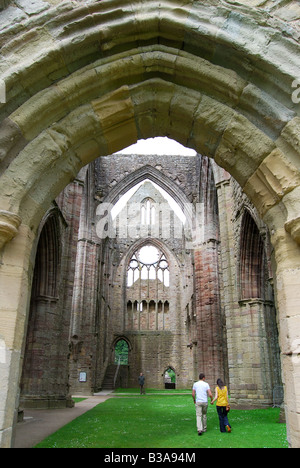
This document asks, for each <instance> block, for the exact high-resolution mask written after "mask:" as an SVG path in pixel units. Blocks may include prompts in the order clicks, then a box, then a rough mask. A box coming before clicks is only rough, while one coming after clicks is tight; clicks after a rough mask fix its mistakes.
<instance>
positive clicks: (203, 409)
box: [193, 374, 213, 436]
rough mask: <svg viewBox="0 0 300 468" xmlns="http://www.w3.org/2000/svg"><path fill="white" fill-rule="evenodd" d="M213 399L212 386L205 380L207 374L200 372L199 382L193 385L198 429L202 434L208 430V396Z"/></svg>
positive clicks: (199, 433)
mask: <svg viewBox="0 0 300 468" xmlns="http://www.w3.org/2000/svg"><path fill="white" fill-rule="evenodd" d="M208 397H210V400H211V401H213V395H212V393H211V390H210V386H209V385H208V383H206V382H205V375H204V374H200V375H199V380H198V382H195V383H194V385H193V400H194V404H195V406H196V418H197V431H198V435H199V436H201V435H202V434H203V432H206V430H207V408H208V402H207V398H208Z"/></svg>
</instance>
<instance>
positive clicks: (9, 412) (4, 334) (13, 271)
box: [0, 225, 34, 448]
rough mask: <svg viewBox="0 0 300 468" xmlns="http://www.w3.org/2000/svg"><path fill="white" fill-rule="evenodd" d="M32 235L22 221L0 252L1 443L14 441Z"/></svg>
mask: <svg viewBox="0 0 300 468" xmlns="http://www.w3.org/2000/svg"><path fill="white" fill-rule="evenodd" d="M33 241H34V235H33V233H32V232H31V230H30V229H29V228H28V227H27V226H24V225H22V226H21V227H20V229H19V234H18V235H17V236H16V237H15V239H14V240H13V241H12V242H10V243H9V244H7V245H6V247H5V249H4V250H3V251H2V252H0V255H1V262H0V285H1V287H0V375H1V379H0V447H1V448H9V447H11V445H12V443H13V427H14V422H16V418H17V411H18V402H19V383H20V374H21V367H22V361H21V356H22V350H23V345H24V336H25V330H26V325H27V315H28V309H29V297H30V296H29V291H30V290H31V280H32V271H33V266H32V261H31V251H32V244H33Z"/></svg>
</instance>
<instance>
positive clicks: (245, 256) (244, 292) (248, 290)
mask: <svg viewBox="0 0 300 468" xmlns="http://www.w3.org/2000/svg"><path fill="white" fill-rule="evenodd" d="M265 271H266V254H265V249H264V241H263V238H262V236H261V234H260V232H259V229H258V227H257V225H256V223H255V221H254V219H253V218H252V216H251V215H250V213H249V212H248V211H246V212H245V214H244V218H243V221H242V227H241V253H240V286H241V299H250V298H252V299H253V298H260V299H264V280H265Z"/></svg>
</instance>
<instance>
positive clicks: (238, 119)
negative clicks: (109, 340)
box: [0, 0, 300, 446]
mask: <svg viewBox="0 0 300 468" xmlns="http://www.w3.org/2000/svg"><path fill="white" fill-rule="evenodd" d="M132 5H133V4H132V2H129V0H128V1H127V0H125V1H124V4H123V5H122V8H119V3H118V2H117V1H116V0H109V1H106V2H95V3H94V2H90V3H89V4H86V5H82V4H76V3H69V4H66V5H64V7H63V8H61V5H59V4H58V5H57V6H55V5H50V4H49V5H46V6H45V10H44V11H42V12H39V14H37V15H36V14H33V15H31V14H30V15H29V14H27V13H26V12H24V14H22V15H21V17H20V19H19V22H16V23H15V24H13V25H10V24H6V22H7V19H6V17H5V15H1V18H0V21H1V26H2V28H1V31H2V32H1V39H2V40H3V42H4V44H5V45H7V47H4V48H2V53H3V69H2V73H3V76H5V83H6V86H7V102H6V103H5V105H3V106H1V117H2V121H1V128H0V139H1V148H2V152H1V160H0V164H1V170H2V174H1V178H0V194H1V196H0V210H1V211H0V245H1V248H2V263H1V273H0V275H1V282H2V284H7V283H8V282H9V278H10V277H11V268H13V269H14V271H15V273H16V275H15V276H16V277H17V278H18V279H19V280H18V282H15V284H14V290H15V291H16V294H15V297H14V298H11V297H10V295H9V291H10V288H7V291H4V292H3V293H2V294H3V296H2V301H1V302H2V304H3V306H2V307H3V315H5V316H6V315H7V309H8V310H9V311H11V312H12V313H10V314H9V326H7V325H6V324H5V327H3V330H2V328H1V331H3V336H4V341H5V343H6V348H7V352H8V353H9V355H10V356H11V358H10V360H9V362H8V364H7V366H6V368H5V372H6V375H7V380H8V381H10V382H16V384H15V386H14V390H13V393H14V394H15V395H17V383H18V381H19V373H18V370H17V369H18V366H12V364H11V362H12V361H13V360H14V359H13V358H15V359H19V354H20V351H21V349H22V337H23V336H24V326H25V323H26V315H27V313H28V296H29V291H30V281H31V274H32V266H31V263H30V258H31V255H32V246H33V243H34V240H35V237H36V233H37V228H38V225H39V223H40V221H41V219H42V217H43V215H44V214H45V212H46V210H47V209H48V207H49V205H50V202H51V201H52V200H53V199H55V197H56V196H57V195H58V194H59V193H60V191H61V190H62V189H63V188H64V187H65V186H66V184H67V183H68V182H69V181H70V180H72V179H73V178H74V177H76V174H77V173H78V171H79V169H80V168H81V167H82V166H84V165H85V164H87V163H89V162H90V161H92V160H93V159H95V158H96V157H97V156H100V155H104V154H108V153H113V152H114V151H116V150H118V149H121V148H122V147H125V146H128V145H129V144H131V143H133V142H135V141H136V140H137V139H138V138H147V137H150V136H156V135H170V136H171V137H173V138H174V139H176V140H177V141H180V142H181V143H182V144H184V145H187V146H190V147H193V148H194V149H196V151H198V152H199V153H203V154H206V155H208V156H210V157H214V158H215V160H216V161H217V162H218V163H219V164H220V166H222V167H224V168H225V169H227V170H228V172H230V174H231V175H232V176H233V177H235V178H236V180H237V181H238V182H239V184H240V185H241V186H242V187H243V189H244V191H245V192H246V193H247V195H248V196H249V198H250V199H251V201H252V202H253V204H254V205H255V206H256V208H257V209H258V211H259V213H260V215H261V216H262V217H263V218H264V221H265V222H266V223H267V225H268V227H269V229H270V232H271V233H272V243H273V246H274V257H275V262H276V266H277V270H276V281H277V282H278V284H280V286H281V288H277V301H278V305H279V310H280V322H281V324H282V329H283V330H287V329H288V330H289V332H287V333H285V332H283V334H282V338H281V341H282V343H281V344H282V353H283V359H282V360H283V366H284V370H285V376H284V377H285V378H284V381H285V382H286V389H287V403H288V414H289V415H290V420H291V421H293V425H291V443H292V444H293V445H294V446H297V445H299V432H300V417H299V414H300V409H299V403H298V406H297V408H296V409H295V408H293V407H292V406H293V405H292V404H290V403H289V402H290V401H295V398H293V397H294V394H296V395H298V393H299V389H298V390H297V388H296V386H295V384H294V379H293V378H291V374H292V373H293V372H294V373H296V375H298V374H299V363H298V361H297V360H295V359H293V357H294V356H293V353H294V351H295V350H294V348H293V346H294V344H293V343H294V342H295V340H296V337H297V334H295V332H294V330H296V329H297V327H295V322H296V319H297V318H298V309H299V308H298V304H299V300H300V296H299V294H300V293H299V290H300V287H299V276H300V275H299V271H300V251H299V243H300V217H299V199H300V197H299V192H300V172H299V167H300V164H299V144H300V136H299V131H298V128H299V110H298V108H297V107H296V105H295V103H293V101H292V99H291V90H292V89H293V88H292V85H293V82H294V80H295V77H296V76H297V74H298V72H299V56H300V54H299V44H298V42H297V38H296V30H294V29H293V25H292V24H291V23H289V21H288V20H287V21H286V22H284V21H283V22H282V21H281V20H280V21H279V20H278V17H277V16H276V8H277V5H274V3H273V5H272V4H271V5H269V3H268V2H267V3H266V5H267V7H268V6H270V9H269V11H266V10H264V9H263V8H260V7H257V8H251V7H246V6H245V5H240V4H238V3H235V4H232V2H230V3H227V2H226V1H223V2H222V3H221V4H220V5H219V4H218V5H213V4H212V3H211V2H210V1H204V2H201V4H200V3H199V2H184V4H183V2H179V1H178V2H177V0H176V8H174V2H170V1H167V0H166V1H165V2H162V5H161V7H160V8H159V9H157V8H156V7H153V4H152V3H151V2H150V3H149V2H142V3H140V2H139V3H138V4H136V5H135V6H136V8H132ZM112 13H114V14H112ZM74 18H76V21H74ZM86 19H88V21H86ZM89 20H90V21H89ZM9 26H11V27H12V29H11V34H10V35H7V28H8V27H9ZM30 28H31V30H32V31H34V34H32V35H30V34H28V32H29V31H30ZM237 30H238V31H239V34H238V35H237V34H236V31H237ZM254 30H255V31H256V34H255V37H256V40H255V41H253V40H252V39H253V31H254ZM45 31H47V35H46V36H45ZM83 32H84V34H83ZM10 38H11V39H10ZM20 47H22V57H27V59H26V60H24V61H21V62H20V61H19V60H16V57H17V56H18V53H19V51H20ZM41 48H42V49H43V53H41ZM99 56H100V57H99ZM224 64H225V66H224ZM99 77H101V79H99ZM183 121H184V122H185V124H184V125H182V122H183ZM13 238H14V241H13V242H11V240H12V239H13ZM3 248H4V249H3ZM295 277H296V278H298V279H295ZM16 337H19V338H18V339H17V341H16V339H15V338H16ZM296 361H297V362H296ZM291 369H292V370H291ZM10 401H11V399H10V398H9V397H8V394H7V395H5V396H4V398H3V402H2V403H1V404H2V406H0V410H1V411H0V414H4V409H5V408H6V406H7V405H9V404H10ZM296 401H297V402H298V401H299V398H298V399H296ZM12 419H13V418H12V417H11V418H10V419H9V418H8V419H5V420H4V419H3V418H2V419H1V420H0V421H1V426H0V431H1V432H0V436H1V444H2V445H9V443H10V442H7V440H11V434H12ZM7 434H9V435H7Z"/></svg>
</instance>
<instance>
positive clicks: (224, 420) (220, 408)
mask: <svg viewBox="0 0 300 468" xmlns="http://www.w3.org/2000/svg"><path fill="white" fill-rule="evenodd" d="M216 400H217V412H218V416H219V422H220V431H221V432H226V429H227V431H228V432H231V426H230V424H229V421H228V416H227V415H228V413H229V401H228V390H227V387H226V386H225V385H224V383H223V382H222V380H221V379H218V380H217V387H216V394H215V398H214V399H213V400H212V402H211V404H212V405H213V404H214V402H215V401H216Z"/></svg>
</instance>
